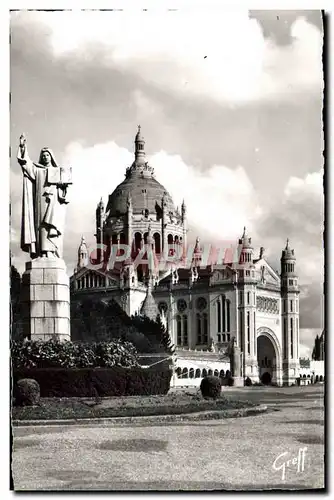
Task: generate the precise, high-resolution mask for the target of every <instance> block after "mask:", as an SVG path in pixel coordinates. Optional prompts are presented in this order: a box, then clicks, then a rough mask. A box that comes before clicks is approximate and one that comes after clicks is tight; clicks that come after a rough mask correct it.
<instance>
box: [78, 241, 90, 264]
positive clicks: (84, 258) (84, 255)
mask: <svg viewBox="0 0 334 500" xmlns="http://www.w3.org/2000/svg"><path fill="white" fill-rule="evenodd" d="M87 266H88V248H87V245H86V240H85V237H84V236H82V237H81V243H80V245H79V248H78V262H77V270H79V269H82V268H83V267H87Z"/></svg>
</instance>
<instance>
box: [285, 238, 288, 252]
mask: <svg viewBox="0 0 334 500" xmlns="http://www.w3.org/2000/svg"><path fill="white" fill-rule="evenodd" d="M285 248H286V250H287V249H288V248H289V238H287V239H286V247H285Z"/></svg>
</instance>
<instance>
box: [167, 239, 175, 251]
mask: <svg viewBox="0 0 334 500" xmlns="http://www.w3.org/2000/svg"><path fill="white" fill-rule="evenodd" d="M167 244H168V255H169V256H173V255H174V240H173V235H172V234H169V235H168V236H167Z"/></svg>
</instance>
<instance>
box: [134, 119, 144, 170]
mask: <svg viewBox="0 0 334 500" xmlns="http://www.w3.org/2000/svg"><path fill="white" fill-rule="evenodd" d="M135 162H136V164H137V165H139V164H144V163H145V140H144V137H143V136H142V135H141V127H140V125H138V132H137V134H136V137H135Z"/></svg>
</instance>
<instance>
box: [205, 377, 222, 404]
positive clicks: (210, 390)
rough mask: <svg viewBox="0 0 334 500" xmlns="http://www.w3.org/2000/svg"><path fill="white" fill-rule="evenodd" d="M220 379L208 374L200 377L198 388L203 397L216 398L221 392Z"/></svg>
mask: <svg viewBox="0 0 334 500" xmlns="http://www.w3.org/2000/svg"><path fill="white" fill-rule="evenodd" d="M221 387H222V384H221V380H220V378H219V377H213V376H208V377H204V378H203V379H202V382H201V385H200V389H201V393H202V396H203V398H205V399H209V398H211V399H217V398H218V397H219V396H220V393H221Z"/></svg>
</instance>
